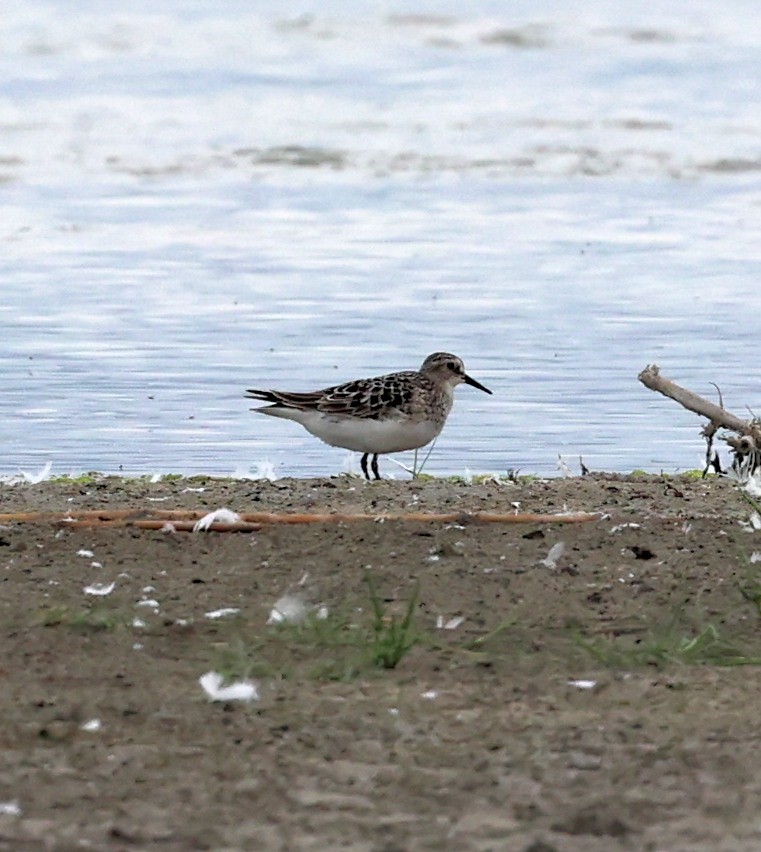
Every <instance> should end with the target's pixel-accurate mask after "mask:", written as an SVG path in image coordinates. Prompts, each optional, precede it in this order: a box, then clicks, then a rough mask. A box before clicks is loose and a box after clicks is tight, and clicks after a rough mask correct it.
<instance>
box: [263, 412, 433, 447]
mask: <svg viewBox="0 0 761 852" xmlns="http://www.w3.org/2000/svg"><path fill="white" fill-rule="evenodd" d="M258 410H259V411H262V412H263V413H265V414H272V415H274V416H275V417H284V418H286V419H287V420H295V421H296V422H297V423H301V425H302V426H303V427H304V428H305V429H306V430H307V431H308V432H311V433H312V435H315V436H316V437H317V438H319V439H320V440H321V441H325V443H326V444H330V445H331V446H332V447H343V448H344V449H346V450H354V452H356V453H400V452H402V451H404V450H416V449H418V447H424V446H425V445H426V444H429V443H430V442H431V441H432V440H433V439H434V438H435V437H436V436H437V435H438V434H439V432H441V429H442V426H443V425H444V424H443V423H436V422H434V421H431V420H424V421H422V422H420V423H415V422H411V421H409V420H370V419H362V420H360V419H354V418H351V417H335V416H331V415H328V414H322V413H321V412H319V411H297V410H295V409H271V408H270V409H266V408H265V409H258Z"/></svg>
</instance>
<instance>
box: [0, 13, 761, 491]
mask: <svg viewBox="0 0 761 852" xmlns="http://www.w3.org/2000/svg"><path fill="white" fill-rule="evenodd" d="M629 6H630V4H625V3H623V2H614V0H600V2H592V3H590V4H587V5H586V6H585V7H584V9H583V10H575V11H574V10H572V8H571V6H568V5H567V4H557V3H549V2H533V3H528V2H526V3H522V2H517V3H511V4H503V3H496V2H485V0H475V2H473V3H470V4H468V5H467V6H462V4H454V3H446V2H443V3H441V2H440V3H437V4H435V6H434V5H433V4H431V5H430V6H428V7H421V6H420V4H419V3H415V4H413V3H411V2H409V0H402V1H401V2H398V3H395V4H391V3H383V4H381V3H364V4H362V3H360V4H357V3H348V2H346V3H341V2H329V3H320V4H316V3H315V4H306V3H304V4H296V3H285V4H280V3H279V4H275V3H274V2H259V3H250V2H245V3H243V2H232V0H229V2H220V3H217V4H214V5H212V4H206V3H200V2H196V3H192V2H167V3H164V4H161V7H160V11H156V6H155V4H148V3H141V2H138V3H133V4H131V5H130V7H129V9H125V10H123V11H121V12H119V13H115V12H112V11H107V10H106V9H105V7H104V6H103V4H97V3H95V2H92V3H86V2H70V3H63V2H49V3H42V2H35V0H30V1H29V2H26V3H24V4H21V5H20V6H17V7H15V8H14V9H13V10H12V11H9V12H7V13H6V14H5V15H4V16H3V19H2V21H0V46H1V47H2V50H0V69H1V70H2V74H0V81H2V82H0V180H2V184H0V240H1V245H2V249H1V250H0V274H1V277H0V376H1V378H2V386H1V388H0V390H1V393H0V437H2V441H3V447H4V452H3V454H2V458H1V459H0V473H15V472H17V471H18V470H19V469H33V468H34V467H36V466H41V465H42V464H43V463H45V462H47V461H49V460H50V461H52V462H53V471H54V472H58V473H67V472H77V471H82V470H102V471H116V470H124V471H126V472H134V473H138V472H143V473H145V472H156V471H159V472H169V471H176V472H184V473H193V472H209V473H219V474H230V473H233V472H235V471H237V472H238V473H241V472H243V471H246V470H252V471H256V469H257V466H258V465H260V464H261V463H264V462H268V463H271V464H272V465H273V466H274V469H275V472H276V473H277V474H279V475H315V474H321V475H325V474H329V473H333V472H338V471H340V470H343V469H344V468H345V466H346V465H347V464H352V463H353V464H355V465H356V459H355V460H354V461H353V462H352V461H350V460H348V459H347V458H346V453H344V452H343V451H342V450H336V449H331V448H328V447H326V446H324V445H322V444H320V443H319V442H318V441H317V440H316V439H314V438H312V437H310V436H309V435H307V434H306V433H305V432H303V431H302V430H301V429H300V427H298V426H296V425H294V424H290V423H287V422H283V421H276V420H270V419H269V418H260V417H256V416H254V415H252V414H250V413H249V411H248V408H249V403H248V402H247V401H246V400H245V399H244V398H243V391H244V389H245V388H246V387H251V386H265V387H267V386H273V387H282V388H286V389H293V390H308V389H313V388H317V387H321V386H325V385H328V384H333V383H336V382H338V381H342V380H345V379H350V378H356V377H359V376H362V375H372V374H377V373H383V372H388V371H390V370H396V369H410V368H415V367H417V366H419V363H420V362H421V361H422V359H423V357H424V356H425V355H427V354H428V353H429V352H431V351H434V350H437V349H447V350H450V351H454V352H456V353H457V354H459V355H461V356H462V357H463V359H464V360H465V362H466V366H467V368H468V370H469V372H470V373H471V374H472V375H474V376H475V377H476V378H478V379H479V380H481V381H482V382H483V383H484V384H486V385H487V386H489V387H490V388H492V389H493V390H494V396H491V397H487V396H485V395H483V394H480V393H479V392H478V391H475V390H473V389H471V388H467V387H462V388H459V389H458V392H457V402H456V405H455V409H454V412H453V414H452V416H451V418H450V422H449V423H448V425H447V428H446V429H445V431H444V433H443V435H442V436H441V437H440V439H439V441H438V443H437V445H436V447H435V449H434V451H433V454H432V456H431V459H430V461H429V463H428V470H430V471H431V472H434V473H462V472H463V471H464V470H466V469H469V470H472V471H491V472H504V471H505V470H506V469H508V468H520V469H521V470H523V471H524V472H535V473H540V474H552V473H555V472H557V458H558V455H559V454H560V455H562V456H563V457H564V458H565V459H566V461H567V462H568V463H569V464H570V465H571V466H572V467H573V466H575V465H576V463H577V459H578V456H579V455H582V456H583V458H584V461H585V463H586V464H587V465H588V466H589V467H591V468H594V469H608V470H623V471H626V470H631V469H633V468H645V469H648V470H661V469H664V470H674V469H678V468H684V467H695V466H699V465H700V464H701V461H702V451H703V448H702V444H701V441H700V438H699V435H698V429H699V426H700V421H699V420H698V418H696V417H695V416H694V415H691V414H689V413H687V412H685V411H683V410H681V409H680V408H678V406H677V405H676V404H675V403H672V402H669V401H667V400H665V399H663V398H662V397H656V396H655V395H653V394H652V393H651V392H649V391H646V390H645V389H644V388H642V386H641V385H639V384H638V382H637V380H636V376H637V373H638V372H639V371H640V370H641V369H642V368H643V367H644V366H645V365H646V364H648V363H650V362H657V363H659V364H660V365H661V367H662V369H663V371H664V372H665V373H666V374H668V375H669V376H671V377H672V378H674V379H675V380H677V381H679V382H681V383H683V384H685V385H687V386H689V387H691V388H692V389H694V390H696V391H697V392H699V393H703V394H705V395H712V394H714V393H715V391H714V390H713V388H712V387H711V385H710V383H711V382H716V383H718V384H720V385H721V387H722V390H723V392H724V399H725V403H726V405H727V407H729V408H731V409H732V410H734V411H736V413H738V414H741V415H742V414H744V413H745V412H746V408H745V407H746V406H751V407H753V406H756V408H757V409H758V407H759V405H760V400H759V397H760V396H761V390H760V387H761V386H760V385H759V381H758V377H757V371H756V370H755V365H756V363H757V360H758V354H757V352H758V342H759V331H758V326H759V319H758V317H759V308H761V295H760V293H761V288H760V284H759V282H760V281H761V276H760V275H759V273H760V272H761V266H760V264H759V261H760V260H761V239H759V234H761V192H760V190H761V179H760V178H761V50H760V48H761V23H759V16H758V14H757V9H756V4H755V3H752V2H750V1H748V2H743V0H728V2H726V3H724V4H721V5H717V4H714V3H709V2H707V0H704V2H700V0H697V2H689V3H688V2H686V0H684V2H676V3H672V4H668V6H669V8H668V13H666V12H665V11H658V10H652V9H648V8H645V7H643V8H642V9H639V10H633V9H630V8H629ZM434 9H435V14H434V13H433V12H430V13H429V11H430V10H434ZM400 460H401V461H404V462H405V463H410V462H411V454H407V455H406V456H405V455H402V456H401V457H400ZM384 469H385V470H387V471H392V470H394V469H395V468H394V466H393V465H392V464H391V463H390V462H384Z"/></svg>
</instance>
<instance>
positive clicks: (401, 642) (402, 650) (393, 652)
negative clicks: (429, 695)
mask: <svg viewBox="0 0 761 852" xmlns="http://www.w3.org/2000/svg"><path fill="white" fill-rule="evenodd" d="M365 582H366V583H367V588H368V591H369V592H370V605H371V608H372V614H373V625H372V638H371V641H370V647H369V654H370V658H371V659H372V661H373V662H374V663H375V664H376V665H378V666H381V667H382V668H384V669H395V668H396V667H397V666H398V665H399V663H400V662H401V661H402V659H403V658H404V657H405V656H406V655H407V653H408V652H409V651H410V650H411V649H412V648H413V647H414V646H415V645H416V644H417V643H418V641H419V640H420V634H419V633H418V632H417V630H416V629H415V627H414V625H413V618H414V615H415V608H416V607H417V602H418V594H419V591H420V587H419V584H418V583H416V584H415V588H414V590H413V592H412V595H411V596H410V599H409V601H408V602H407V607H406V609H405V612H404V615H403V616H402V617H401V618H399V617H398V616H396V615H393V614H389V613H388V612H387V611H386V609H385V607H384V606H383V603H382V601H381V599H380V596H379V595H378V592H377V590H376V588H375V584H374V582H373V579H372V577H371V576H370V574H367V573H366V574H365Z"/></svg>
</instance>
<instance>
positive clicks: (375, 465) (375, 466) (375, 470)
mask: <svg viewBox="0 0 761 852" xmlns="http://www.w3.org/2000/svg"><path fill="white" fill-rule="evenodd" d="M370 467H371V468H372V469H373V473H374V474H375V479H376V480H378V479H380V478H381V476H380V473H378V453H376V454H375V455H374V456H373V461H372V464H371V465H370Z"/></svg>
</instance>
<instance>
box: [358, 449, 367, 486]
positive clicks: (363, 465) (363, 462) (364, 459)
mask: <svg viewBox="0 0 761 852" xmlns="http://www.w3.org/2000/svg"><path fill="white" fill-rule="evenodd" d="M369 455H370V454H369V453H365V454H364V455H363V456H362V460H361V461H360V463H359V466H360V467H361V468H362V473H364V475H365V479H366V480H367V481H368V482H369V481H370V474H369V473H368V472H367V457H368V456H369Z"/></svg>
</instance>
